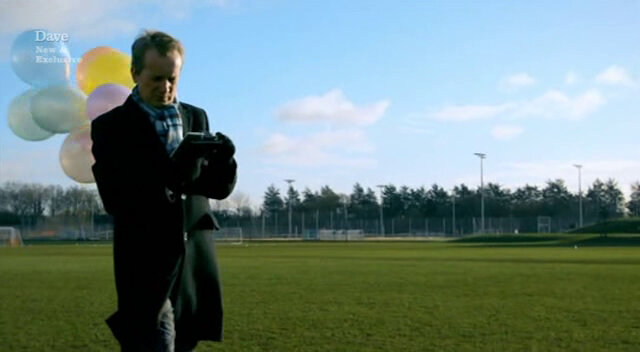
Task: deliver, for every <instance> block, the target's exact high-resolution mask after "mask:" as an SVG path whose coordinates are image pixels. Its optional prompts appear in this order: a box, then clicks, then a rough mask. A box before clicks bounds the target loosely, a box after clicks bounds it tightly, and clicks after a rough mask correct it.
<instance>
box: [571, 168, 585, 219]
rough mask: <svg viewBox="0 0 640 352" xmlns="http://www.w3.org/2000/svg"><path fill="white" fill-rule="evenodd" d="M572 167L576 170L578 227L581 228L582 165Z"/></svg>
mask: <svg viewBox="0 0 640 352" xmlns="http://www.w3.org/2000/svg"><path fill="white" fill-rule="evenodd" d="M573 166H575V167H576V168H577V169H578V199H579V201H578V202H579V203H578V204H579V214H580V221H579V223H578V224H579V227H582V225H583V223H582V165H581V164H574V165H573Z"/></svg>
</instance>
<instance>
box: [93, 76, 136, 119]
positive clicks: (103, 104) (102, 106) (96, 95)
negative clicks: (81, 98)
mask: <svg viewBox="0 0 640 352" xmlns="http://www.w3.org/2000/svg"><path fill="white" fill-rule="evenodd" d="M129 94H131V89H129V88H127V87H124V86H121V85H119V84H113V83H107V84H103V85H101V86H100V87H98V88H96V89H95V90H94V91H93V92H91V94H90V95H89V97H88V98H87V115H88V116H89V120H93V119H95V118H96V117H98V116H100V115H102V114H104V113H105V112H107V111H109V110H111V109H113V108H115V107H116V106H120V105H122V104H123V103H124V101H125V100H127V97H128V96H129Z"/></svg>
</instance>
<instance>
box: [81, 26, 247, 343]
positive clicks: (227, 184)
mask: <svg viewBox="0 0 640 352" xmlns="http://www.w3.org/2000/svg"><path fill="white" fill-rule="evenodd" d="M183 59H184V49H183V47H182V44H181V43H180V42H179V41H178V40H176V39H174V38H172V37H171V36H169V35H168V34H166V33H162V32H158V31H146V32H145V33H143V34H142V35H141V36H140V37H139V38H137V39H136V40H135V42H134V43H133V45H132V64H131V74H132V76H133V79H134V81H135V83H136V86H135V87H134V89H133V92H132V94H131V95H130V96H129V97H128V98H127V100H126V101H125V103H124V104H123V105H121V106H119V107H117V108H115V109H113V110H111V111H109V112H107V113H105V114H103V115H102V116H100V117H98V118H96V119H95V120H94V121H93V122H92V126H91V138H92V140H93V147H92V152H93V155H94V158H95V164H94V165H93V167H92V169H93V174H94V176H95V179H96V183H97V185H98V191H99V193H100V197H101V198H102V202H103V204H104V207H105V210H106V211H107V212H108V213H109V214H111V215H112V216H113V221H114V241H113V257H114V269H115V279H116V290H117V295H118V310H117V311H116V313H114V314H113V315H112V316H110V317H109V318H108V319H107V323H108V325H109V327H110V328H111V330H112V332H113V334H114V336H115V337H116V338H117V339H118V341H119V342H120V345H121V347H122V351H125V352H126V351H136V352H138V351H174V350H175V351H189V350H192V349H193V348H195V346H196V344H197V342H198V341H199V340H213V341H221V340H222V299H221V290H220V283H219V279H218V269H217V264H216V257H215V251H214V247H213V242H212V239H211V231H212V230H213V229H215V228H216V222H215V218H213V216H212V215H211V209H210V208H209V202H208V198H215V199H223V198H226V197H227V196H228V195H229V194H230V193H231V191H232V190H233V187H234V186H235V180H236V167H237V165H236V162H235V159H234V158H233V155H234V152H235V147H234V146H233V143H232V142H231V140H230V139H228V138H227V137H226V136H224V135H222V134H220V133H218V134H216V136H217V137H218V139H219V140H221V141H222V144H221V146H220V147H219V148H217V149H216V153H210V155H207V156H206V157H203V158H199V159H197V160H194V161H193V162H187V163H180V164H178V163H176V162H175V161H173V160H172V159H171V158H170V153H172V152H173V151H174V150H175V149H176V147H177V146H178V145H179V143H180V141H181V140H182V137H183V136H184V135H185V134H186V133H187V132H198V131H202V132H208V131H209V123H208V119H207V115H206V113H205V111H204V110H202V109H200V108H197V107H195V106H192V105H189V104H185V103H182V102H178V100H177V90H178V83H179V79H180V72H181V70H182V63H183Z"/></svg>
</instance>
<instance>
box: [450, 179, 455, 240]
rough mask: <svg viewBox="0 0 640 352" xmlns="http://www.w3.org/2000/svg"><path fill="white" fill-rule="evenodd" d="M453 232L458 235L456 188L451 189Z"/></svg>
mask: <svg viewBox="0 0 640 352" xmlns="http://www.w3.org/2000/svg"><path fill="white" fill-rule="evenodd" d="M451 218H452V219H451V220H452V221H451V223H452V225H451V234H452V235H453V236H455V235H456V193H455V188H453V189H452V190H451Z"/></svg>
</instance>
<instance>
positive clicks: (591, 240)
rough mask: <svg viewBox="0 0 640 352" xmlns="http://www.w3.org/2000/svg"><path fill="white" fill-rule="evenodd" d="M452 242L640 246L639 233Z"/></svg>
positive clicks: (481, 237) (479, 238)
mask: <svg viewBox="0 0 640 352" xmlns="http://www.w3.org/2000/svg"><path fill="white" fill-rule="evenodd" d="M452 242H453V243H460V244H470V245H474V246H482V247H567V246H577V247H640V235H628V234H621V235H617V234H616V235H599V234H579V235H577V234H575V235H574V234H566V235H565V234H555V235H479V236H470V237H466V238H461V239H458V240H455V241H452Z"/></svg>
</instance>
